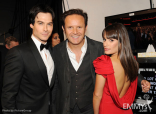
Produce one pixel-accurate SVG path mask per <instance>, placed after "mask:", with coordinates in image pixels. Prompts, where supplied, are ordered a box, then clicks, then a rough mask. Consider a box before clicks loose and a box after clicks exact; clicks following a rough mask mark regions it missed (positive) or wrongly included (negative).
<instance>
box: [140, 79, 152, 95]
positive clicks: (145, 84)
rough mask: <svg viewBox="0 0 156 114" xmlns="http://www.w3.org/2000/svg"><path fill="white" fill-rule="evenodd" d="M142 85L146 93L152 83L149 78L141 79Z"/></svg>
mask: <svg viewBox="0 0 156 114" xmlns="http://www.w3.org/2000/svg"><path fill="white" fill-rule="evenodd" d="M141 87H142V92H144V93H146V92H148V91H149V89H150V87H151V84H150V82H148V81H147V80H142V81H141Z"/></svg>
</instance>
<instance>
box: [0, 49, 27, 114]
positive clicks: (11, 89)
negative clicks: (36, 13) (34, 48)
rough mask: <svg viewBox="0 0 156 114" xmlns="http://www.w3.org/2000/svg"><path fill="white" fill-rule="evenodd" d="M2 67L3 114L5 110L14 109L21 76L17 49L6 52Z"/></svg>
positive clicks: (21, 62)
mask: <svg viewBox="0 0 156 114" xmlns="http://www.w3.org/2000/svg"><path fill="white" fill-rule="evenodd" d="M4 67H5V68H4V78H3V88H2V97H1V104H2V108H3V113H4V114H5V113H6V111H5V110H8V111H10V110H14V109H16V96H17V94H18V90H19V87H20V82H21V78H22V75H23V69H24V66H23V61H22V57H21V55H20V53H19V51H18V50H17V48H13V49H11V50H10V51H9V52H8V54H7V56H6V59H5V66H4ZM14 113H15V112H14Z"/></svg>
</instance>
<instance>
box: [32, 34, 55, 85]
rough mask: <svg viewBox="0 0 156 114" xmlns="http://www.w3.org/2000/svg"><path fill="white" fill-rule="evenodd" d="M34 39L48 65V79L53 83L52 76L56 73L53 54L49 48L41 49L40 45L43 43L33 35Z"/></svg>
mask: <svg viewBox="0 0 156 114" xmlns="http://www.w3.org/2000/svg"><path fill="white" fill-rule="evenodd" d="M31 38H32V40H33V41H34V43H35V45H36V47H37V49H38V51H39V53H40V55H41V57H42V60H43V62H44V64H45V66H46V69H47V75H48V80H49V85H50V83H51V78H52V76H53V73H54V61H53V59H52V57H51V54H50V52H49V50H48V49H45V48H43V50H42V51H40V45H41V42H40V41H38V40H37V39H36V38H35V37H34V36H33V35H32V36H31Z"/></svg>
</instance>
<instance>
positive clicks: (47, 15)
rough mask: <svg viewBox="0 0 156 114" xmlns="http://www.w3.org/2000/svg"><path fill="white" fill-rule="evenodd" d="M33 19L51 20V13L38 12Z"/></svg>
mask: <svg viewBox="0 0 156 114" xmlns="http://www.w3.org/2000/svg"><path fill="white" fill-rule="evenodd" d="M35 21H45V22H52V15H51V14H50V13H43V12H40V13H38V14H37V15H36V17H35Z"/></svg>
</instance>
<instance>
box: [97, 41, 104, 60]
mask: <svg viewBox="0 0 156 114" xmlns="http://www.w3.org/2000/svg"><path fill="white" fill-rule="evenodd" d="M101 55H104V48H103V45H102V43H101V45H99V55H98V56H99V57H100V56H101Z"/></svg>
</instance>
